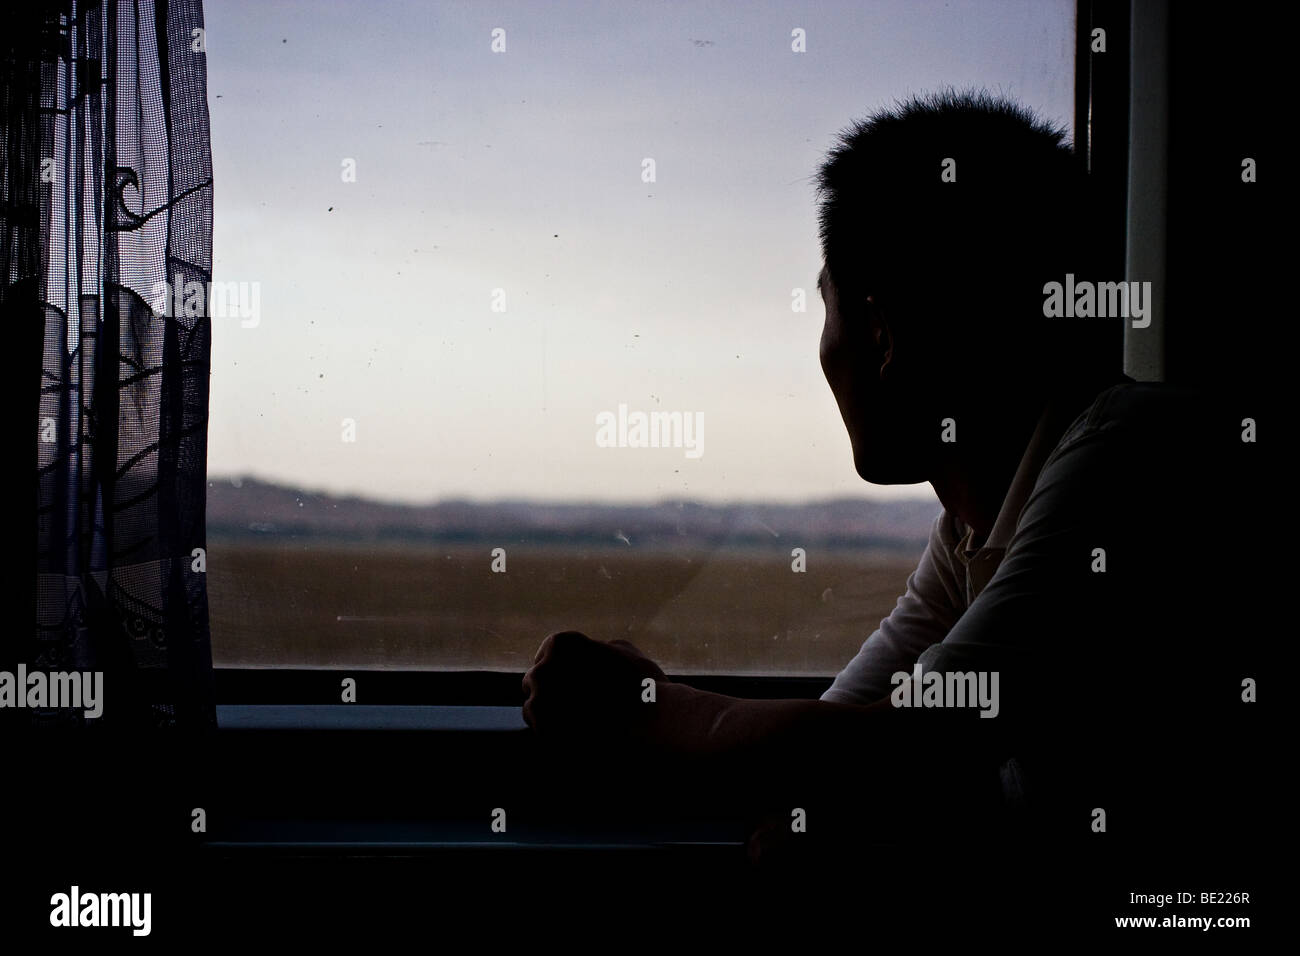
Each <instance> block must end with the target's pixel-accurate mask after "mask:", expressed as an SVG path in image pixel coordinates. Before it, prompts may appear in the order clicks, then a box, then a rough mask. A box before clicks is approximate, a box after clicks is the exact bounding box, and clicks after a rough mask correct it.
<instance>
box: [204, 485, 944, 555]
mask: <svg viewBox="0 0 1300 956" xmlns="http://www.w3.org/2000/svg"><path fill="white" fill-rule="evenodd" d="M938 511H939V506H938V504H937V503H935V502H933V501H926V500H924V499H908V500H899V501H872V500H869V499H863V498H836V499H830V500H827V501H817V502H809V503H807V504H798V505H788V504H739V505H710V504H701V503H698V502H690V501H663V502H659V503H657V504H647V505H605V504H554V503H547V502H534V501H514V500H507V501H496V502H486V503H479V502H471V501H464V500H455V499H451V500H444V501H440V502H437V503H436V504H428V505H408V504H394V503H389V502H382V501H374V500H370V499H366V498H358V497H347V496H335V495H330V494H324V493H320V492H309V491H302V490H300V489H296V488H290V487H286V486H283V485H277V484H272V483H270V482H265V481H261V480H258V479H256V478H212V479H210V480H209V482H208V514H207V519H208V522H207V523H208V534H209V535H211V536H214V537H240V538H244V537H257V538H267V537H278V538H285V537H313V538H332V539H342V540H349V541H385V540H387V541H411V542H421V541H425V542H446V543H453V542H477V541H485V542H500V543H502V544H506V543H515V544H519V543H525V544H572V545H586V546H595V545H613V546H617V545H622V546H630V547H645V548H652V549H663V548H679V547H687V548H690V547H716V546H718V545H721V544H729V545H772V544H775V543H778V542H789V543H790V545H791V546H792V547H793V546H795V545H796V544H797V545H800V546H805V545H817V546H823V547H826V546H831V547H854V548H880V549H888V550H894V549H899V550H908V551H913V552H914V551H916V550H917V549H918V548H920V547H922V546H924V544H925V541H926V539H927V537H928V535H929V531H930V525H931V523H932V522H933V521H934V518H935V515H936V514H938Z"/></svg>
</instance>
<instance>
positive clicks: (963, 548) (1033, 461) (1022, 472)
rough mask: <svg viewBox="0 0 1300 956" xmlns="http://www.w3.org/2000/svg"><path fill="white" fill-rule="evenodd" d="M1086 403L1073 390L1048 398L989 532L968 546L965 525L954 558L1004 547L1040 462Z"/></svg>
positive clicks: (970, 532) (969, 534)
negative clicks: (977, 543)
mask: <svg viewBox="0 0 1300 956" xmlns="http://www.w3.org/2000/svg"><path fill="white" fill-rule="evenodd" d="M1132 381H1133V379H1131V378H1129V377H1128V376H1127V375H1120V376H1118V377H1117V378H1116V379H1115V380H1114V381H1111V380H1109V379H1108V380H1107V382H1106V384H1118V383H1120V382H1132ZM1085 391H1087V393H1088V394H1089V395H1090V396H1092V397H1095V396H1096V394H1097V392H1098V391H1099V389H1098V388H1097V387H1095V386H1094V387H1092V388H1090V389H1085ZM1086 404H1087V402H1086V401H1085V402H1083V403H1082V404H1081V403H1080V400H1079V395H1078V394H1074V393H1070V394H1064V395H1058V396H1056V397H1055V398H1053V399H1051V400H1049V401H1048V403H1047V405H1046V406H1045V407H1044V408H1043V412H1042V414H1041V415H1039V416H1038V423H1037V424H1036V425H1035V426H1034V431H1033V434H1032V435H1030V437H1029V444H1028V445H1026V446H1025V453H1024V454H1023V455H1022V456H1021V458H1020V465H1019V466H1018V467H1017V468H1016V474H1015V477H1013V478H1012V479H1011V486H1010V487H1009V488H1008V489H1007V493H1006V497H1004V498H1003V499H1002V508H1001V509H1000V510H999V511H998V516H997V518H996V519H995V520H994V522H993V530H991V531H990V532H989V535H988V537H987V538H986V539H985V540H984V543H983V544H982V545H981V546H980V547H978V548H971V547H970V540H971V537H972V536H973V535H974V533H975V532H974V529H971V528H967V529H966V534H965V535H964V536H963V537H962V539H961V540H960V541H959V542H958V543H957V548H956V554H957V557H958V558H960V559H961V560H962V561H963V562H965V561H967V560H968V559H969V558H971V557H973V556H974V555H976V554H979V553H980V552H983V551H997V552H1002V551H1005V550H1006V549H1007V547H1008V545H1010V544H1011V538H1012V536H1013V535H1014V534H1015V533H1016V525H1017V524H1018V523H1019V522H1020V512H1021V511H1023V510H1024V507H1025V504H1026V503H1027V502H1028V501H1029V495H1030V494H1031V493H1032V492H1033V490H1034V485H1035V484H1037V482H1038V474H1039V472H1041V471H1042V470H1043V465H1044V464H1045V463H1046V461H1047V459H1048V457H1049V456H1050V455H1051V453H1052V452H1053V451H1054V450H1055V448H1056V446H1057V444H1058V443H1059V442H1060V440H1061V436H1062V435H1064V434H1065V430H1066V429H1067V428H1069V427H1070V423H1071V422H1072V421H1074V419H1075V418H1077V417H1078V415H1079V412H1080V411H1081V409H1082V408H1083V407H1085V406H1086Z"/></svg>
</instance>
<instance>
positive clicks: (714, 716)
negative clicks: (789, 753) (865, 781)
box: [647, 681, 888, 758]
mask: <svg viewBox="0 0 1300 956" xmlns="http://www.w3.org/2000/svg"><path fill="white" fill-rule="evenodd" d="M656 698H657V700H656V702H655V703H654V704H649V705H647V706H652V707H655V708H656V710H655V713H654V715H653V717H652V720H651V722H650V727H651V736H652V739H653V741H654V745H655V747H656V749H658V750H661V751H663V752H666V753H669V754H674V755H679V756H684V757H695V758H713V757H732V756H735V757H741V756H752V757H755V758H762V757H764V756H771V757H775V756H777V753H776V751H780V750H785V749H787V748H794V749H796V750H797V749H799V748H800V747H802V746H805V745H806V746H812V745H817V746H824V745H826V744H828V743H830V742H832V741H843V742H849V741H851V740H853V739H855V738H861V737H862V736H863V735H865V734H867V732H868V728H869V727H870V725H871V722H872V720H873V718H875V717H877V715H878V714H879V712H880V711H881V709H882V707H888V702H887V701H885V702H882V704H879V705H872V706H869V707H859V706H854V705H851V704H837V703H831V702H829V701H823V700H746V699H744V698H739V697H728V696H726V695H724V694H714V693H710V692H708V691H703V690H698V689H696V688H694V687H690V686H688V685H686V684H678V683H672V682H667V681H660V682H659V684H658V687H657V688H656Z"/></svg>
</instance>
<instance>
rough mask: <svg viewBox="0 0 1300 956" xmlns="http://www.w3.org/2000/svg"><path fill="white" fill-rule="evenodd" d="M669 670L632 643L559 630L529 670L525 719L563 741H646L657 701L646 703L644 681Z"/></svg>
mask: <svg viewBox="0 0 1300 956" xmlns="http://www.w3.org/2000/svg"><path fill="white" fill-rule="evenodd" d="M647 678H649V679H650V680H653V681H655V682H661V681H662V682H664V683H667V682H668V678H667V677H666V676H665V675H664V672H663V671H662V670H660V669H659V666H658V665H657V664H655V662H654V661H652V660H650V659H649V658H648V657H646V656H645V655H644V654H642V653H641V652H640V651H639V650H637V649H636V648H635V647H633V646H632V645H631V644H629V643H628V642H627V641H609V642H601V641H593V640H592V639H591V638H589V637H587V636H586V635H585V634H581V633H579V632H578V631H560V632H558V633H556V634H552V635H550V636H549V637H547V638H546V640H544V641H542V646H541V647H540V648H539V649H538V651H537V657H536V658H534V660H533V666H532V667H530V668H529V669H528V671H527V672H526V673H525V674H524V697H525V700H524V720H525V721H526V722H527V723H528V726H530V727H532V728H533V730H534V731H536V732H537V733H538V734H539V735H542V736H545V737H546V738H548V739H552V740H556V741H559V742H564V743H579V742H595V741H612V740H623V741H640V742H643V743H644V742H647V741H648V737H649V735H650V734H651V726H652V721H653V718H654V716H656V714H655V712H654V711H653V710H652V709H651V708H656V707H657V706H658V705H657V704H656V703H648V702H645V701H643V699H642V695H643V691H644V687H645V685H644V681H645V680H646V679H647Z"/></svg>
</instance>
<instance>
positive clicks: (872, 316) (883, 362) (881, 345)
mask: <svg viewBox="0 0 1300 956" xmlns="http://www.w3.org/2000/svg"><path fill="white" fill-rule="evenodd" d="M867 305H868V308H867V331H868V335H870V337H871V343H872V345H873V346H875V349H876V354H877V355H878V356H879V359H880V380H881V381H882V382H883V381H884V380H885V379H886V378H887V377H888V375H889V374H890V373H889V371H888V369H889V365H890V363H891V362H892V361H893V360H894V330H893V329H891V328H890V327H889V321H888V320H887V319H886V318H885V316H884V313H882V312H881V311H880V309H879V308H877V306H876V300H875V299H874V298H872V297H871V296H867Z"/></svg>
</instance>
